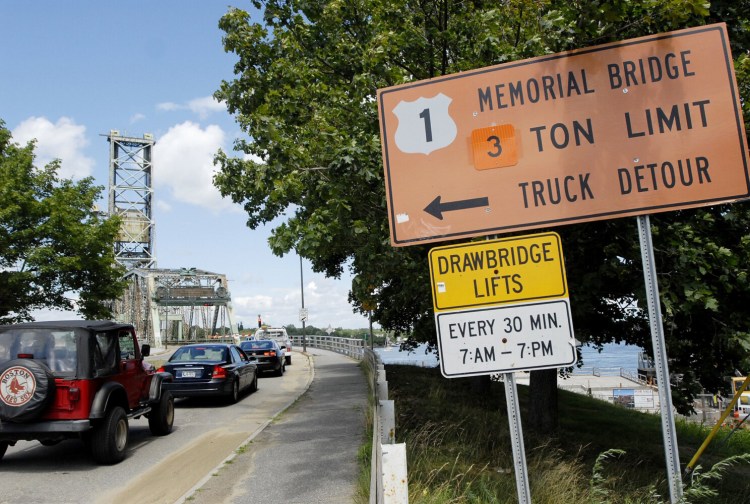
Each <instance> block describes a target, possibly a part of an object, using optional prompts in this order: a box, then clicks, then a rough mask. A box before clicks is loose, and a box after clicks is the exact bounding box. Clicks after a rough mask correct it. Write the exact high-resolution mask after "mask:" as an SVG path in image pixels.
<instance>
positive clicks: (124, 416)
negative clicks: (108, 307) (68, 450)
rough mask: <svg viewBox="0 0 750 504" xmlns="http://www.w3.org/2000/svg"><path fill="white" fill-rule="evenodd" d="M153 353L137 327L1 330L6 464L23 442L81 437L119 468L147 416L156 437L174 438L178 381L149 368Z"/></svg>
mask: <svg viewBox="0 0 750 504" xmlns="http://www.w3.org/2000/svg"><path fill="white" fill-rule="evenodd" d="M150 348H151V347H150V346H149V345H147V344H144V345H141V346H140V347H139V346H138V339H137V338H136V334H135V328H134V327H133V326H132V325H130V324H120V323H117V322H112V321H109V320H62V321H55V322H32V323H26V324H14V325H6V326H0V458H2V456H3V455H4V454H5V451H6V450H7V448H8V446H9V445H11V446H12V445H15V444H16V442H17V441H21V440H26V441H31V440H38V441H39V442H40V443H42V444H43V445H46V446H49V445H53V444H56V443H59V442H60V441H62V440H64V439H70V438H80V439H83V440H84V441H86V442H87V443H88V444H89V445H90V447H91V453H92V455H93V457H94V459H95V460H96V461H97V462H99V463H102V464H115V463H117V462H120V461H121V460H123V459H124V458H125V455H126V450H127V445H128V436H129V429H128V427H129V425H128V419H130V418H139V417H141V416H145V417H146V418H148V426H149V428H150V429H151V432H152V433H153V434H155V435H158V436H163V435H166V434H169V433H170V432H171V430H172V423H173V421H174V400H173V399H172V395H171V394H170V393H169V392H168V391H167V390H166V388H165V387H164V385H165V382H167V381H169V380H171V379H172V377H171V376H170V375H169V374H167V373H155V372H154V371H153V368H150V367H149V366H148V365H147V363H145V362H144V360H143V358H144V357H146V356H148V355H149V352H150Z"/></svg>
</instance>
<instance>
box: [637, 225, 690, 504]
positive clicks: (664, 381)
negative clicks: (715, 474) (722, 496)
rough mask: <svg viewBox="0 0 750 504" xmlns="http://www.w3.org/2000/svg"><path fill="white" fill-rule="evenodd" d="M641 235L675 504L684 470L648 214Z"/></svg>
mask: <svg viewBox="0 0 750 504" xmlns="http://www.w3.org/2000/svg"><path fill="white" fill-rule="evenodd" d="M638 237H639V238H640V243H641V260H642V263H643V276H644V280H645V282H646V297H647V300H648V314H649V321H650V325H651V342H652V344H653V347H654V364H655V366H656V380H657V384H658V386H659V408H660V410H661V429H662V437H663V439H664V456H665V458H666V462H667V476H668V480H669V494H670V497H671V502H672V504H676V503H677V502H679V501H680V500H681V499H682V472H681V470H680V456H679V452H678V450H677V432H676V430H675V423H674V415H673V414H672V389H671V387H670V382H669V367H668V365H667V348H666V345H665V343H664V325H663V324H662V317H661V304H660V303H659V285H658V283H657V280H656V265H655V264H654V245H653V242H652V241H651V223H650V221H649V217H648V215H639V216H638Z"/></svg>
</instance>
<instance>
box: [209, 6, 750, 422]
mask: <svg viewBox="0 0 750 504" xmlns="http://www.w3.org/2000/svg"><path fill="white" fill-rule="evenodd" d="M747 3H748V2H747V1H743V2H739V4H741V5H739V6H738V3H737V2H729V1H725V2H714V4H713V5H714V7H713V10H709V8H708V5H707V4H706V3H705V2H704V1H701V0H615V1H606V2H605V1H576V0H574V1H569V0H566V1H558V0H553V1H545V0H509V1H507V2H502V3H501V4H500V3H498V2H494V1H482V0H474V1H472V2H463V1H461V2H459V1H452V0H436V1H410V0H401V1H391V0H388V1H385V0H349V1H322V0H321V1H294V0H288V1H287V0H269V1H266V2H262V3H261V2H253V4H254V6H255V7H256V8H259V9H260V8H263V20H262V22H257V23H256V22H252V21H251V20H250V17H249V15H248V14H247V13H246V12H244V11H242V10H239V9H231V10H230V11H229V12H228V13H227V14H226V15H225V16H224V17H223V18H222V19H221V21H220V27H221V29H223V30H224V31H225V32H226V35H225V37H224V45H225V49H226V50H227V51H229V52H232V53H234V54H236V56H237V58H238V60H237V63H236V65H235V74H236V75H235V79H234V80H232V81H225V82H223V83H222V85H221V87H220V89H219V90H218V91H217V92H216V94H215V96H216V97H217V98H218V99H220V100H223V101H224V102H225V103H226V105H227V107H228V110H229V111H230V112H232V113H233V114H236V118H237V122H238V123H239V124H240V126H241V127H242V128H243V130H244V131H245V132H246V133H247V134H248V135H249V136H250V137H251V139H252V140H247V141H246V140H240V141H238V142H237V143H236V146H235V147H236V149H237V150H238V151H240V152H242V153H244V154H246V155H252V156H255V158H256V159H260V160H261V161H260V162H258V161H253V160H251V159H248V156H243V157H242V158H235V157H230V156H229V155H227V154H226V153H223V152H220V153H219V154H218V155H217V158H216V161H217V163H218V164H219V166H220V171H219V173H218V174H217V175H216V177H215V184H216V186H217V187H218V188H219V190H220V191H221V193H222V194H223V195H224V196H226V197H230V198H231V199H232V200H233V201H234V202H236V203H238V204H241V205H243V207H244V209H245V211H246V212H247V214H248V221H247V224H248V226H249V227H250V228H255V227H256V226H258V225H260V224H262V223H268V222H271V221H273V220H274V219H276V218H278V217H285V219H284V220H283V221H282V222H281V224H279V225H278V226H277V227H276V228H275V229H274V232H273V234H272V236H271V238H270V246H271V249H272V250H273V251H274V252H275V253H276V254H279V255H282V254H284V253H287V252H289V251H292V250H294V251H296V252H297V253H299V254H301V255H302V256H304V257H306V258H308V259H309V260H310V261H311V263H312V265H313V269H314V270H315V271H318V272H325V273H326V274H328V275H331V276H338V275H340V274H341V272H342V271H343V268H345V267H348V268H350V269H351V271H352V272H353V273H354V274H355V278H356V280H355V282H353V285H352V290H351V292H350V301H351V302H352V304H353V306H354V307H355V309H357V310H359V311H361V312H362V313H365V312H367V311H368V310H369V309H372V313H373V319H374V320H375V321H377V322H378V323H379V324H380V325H381V327H383V328H384V329H385V330H389V331H395V332H396V333H406V334H409V335H410V336H411V338H412V341H428V342H432V343H434V342H435V329H434V319H433V314H432V303H431V297H430V296H431V294H430V287H429V285H430V282H429V271H428V264H427V251H428V248H427V247H424V246H411V247H404V248H393V247H391V246H390V245H389V240H388V236H389V230H388V222H387V218H386V201H385V192H384V183H383V175H382V161H381V147H380V141H379V129H378V121H377V106H376V100H375V95H376V90H377V89H379V88H383V87H387V86H392V85H396V84H401V83H405V82H410V81H413V80H418V79H425V78H430V77H435V76H439V75H444V74H450V73H455V72H460V71H463V70H468V69H473V68H478V67H484V66H488V65H492V64H498V63H503V62H508V61H513V60H518V59H522V58H527V57H531V56H536V55H541V54H547V53H552V52H557V51H562V50H568V49H574V48H579V47H585V46H590V45H594V44H600V43H606V42H611V41H616V40H621V39H625V38H630V37H635V36H642V35H648V34H652V33H658V32H663V31H668V30H673V29H678V28H685V27H688V26H695V25H700V24H703V23H706V22H715V21H726V22H727V23H729V27H730V33H733V34H738V35H739V36H738V39H737V40H734V41H733V44H734V45H733V47H734V49H735V51H736V53H737V54H739V59H738V62H737V68H738V77H739V80H740V89H741V93H742V95H743V97H745V98H746V99H745V100H744V104H745V106H747V103H748V100H747V98H750V96H748V89H750V86H748V82H750V80H748V75H750V64H748V60H747V58H746V57H745V52H746V50H747V49H748V46H747V40H746V39H747V36H746V33H747V32H746V31H743V28H744V27H745V26H746V24H747V19H746V16H747V14H746V13H747V12H750V9H747V7H748V6H747ZM652 227H653V233H654V241H655V244H656V249H657V250H656V254H657V269H658V271H659V275H660V276H659V282H660V288H661V293H662V302H663V305H664V325H665V327H666V330H667V347H668V351H669V356H670V357H671V358H673V359H674V361H673V364H672V368H671V371H673V373H675V374H676V375H681V377H682V380H680V381H679V383H678V384H676V389H675V391H676V392H675V394H674V396H675V403H676V405H677V406H678V408H679V409H680V410H681V411H685V410H687V409H689V399H690V397H691V394H692V393H694V391H695V390H696V385H697V384H698V383H702V384H703V385H704V386H705V387H707V388H708V389H709V390H711V389H712V388H713V387H716V386H718V385H719V383H720V381H721V377H722V376H724V375H726V374H729V373H730V372H731V371H732V370H733V369H734V368H735V367H736V368H739V369H747V366H748V364H749V363H748V361H747V355H748V350H749V349H750V348H749V346H748V343H749V342H750V337H749V336H748V317H747V315H746V314H745V310H744V309H743V308H741V307H742V306H748V303H750V286H749V285H748V283H747V264H748V261H747V259H748V257H747V255H748V240H749V239H750V236H749V234H748V229H750V210H749V209H748V205H747V203H742V204H735V205H732V206H719V207H714V208H707V209H701V210H693V211H684V212H675V213H669V214H660V215H657V216H655V217H654V218H652ZM556 231H558V232H559V233H560V234H561V236H562V239H563V250H564V254H565V258H566V269H567V276H568V282H569V287H570V298H571V306H572V309H573V312H574V313H573V319H574V326H575V331H576V337H577V338H578V339H579V340H581V341H584V342H591V343H593V344H596V345H601V344H603V343H606V342H611V341H614V342H628V343H632V344H638V345H641V346H644V347H645V348H647V349H648V348H650V333H649V327H648V320H647V318H646V314H645V306H646V302H645V294H644V286H643V284H644V281H643V272H642V267H641V259H640V250H639V245H638V236H637V233H636V229H635V220H634V219H619V220H612V221H602V222H594V223H588V224H580V225H571V226H565V227H563V228H557V229H556ZM531 383H532V385H531V386H532V389H533V391H532V395H531V396H532V398H533V404H532V408H533V414H532V415H531V417H532V418H531V421H532V422H536V423H537V425H536V426H537V427H538V428H554V426H555V422H556V411H555V409H554V408H555V404H556V403H555V400H554V393H555V390H556V389H555V383H556V373H555V371H547V372H544V371H540V372H534V373H532V382H531Z"/></svg>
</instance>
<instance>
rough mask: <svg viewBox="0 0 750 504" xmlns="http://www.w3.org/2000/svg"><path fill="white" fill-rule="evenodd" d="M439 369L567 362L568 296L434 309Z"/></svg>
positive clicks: (462, 371)
mask: <svg viewBox="0 0 750 504" xmlns="http://www.w3.org/2000/svg"><path fill="white" fill-rule="evenodd" d="M435 326H436V327H437V331H438V344H439V346H440V371H441V372H442V373H443V376H445V377H446V378H454V377H459V376H476V375H486V374H494V373H510V372H514V371H529V370H532V369H549V368H559V367H565V366H572V365H573V364H575V362H576V349H575V339H574V337H573V321H572V317H571V314H570V304H569V302H568V299H567V298H565V299H557V300H554V301H546V302H533V303H521V304H515V305H503V306H497V307H489V308H479V309H474V310H461V311H451V312H437V313H436V314H435Z"/></svg>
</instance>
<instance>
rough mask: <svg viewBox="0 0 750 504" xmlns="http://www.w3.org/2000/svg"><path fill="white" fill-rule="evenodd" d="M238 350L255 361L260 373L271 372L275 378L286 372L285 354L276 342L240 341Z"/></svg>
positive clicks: (265, 340)
mask: <svg viewBox="0 0 750 504" xmlns="http://www.w3.org/2000/svg"><path fill="white" fill-rule="evenodd" d="M240 348H242V349H243V350H244V351H245V353H246V354H247V356H248V357H249V358H250V360H254V361H255V363H256V364H257V365H258V369H259V370H260V371H273V373H274V374H275V375H276V376H281V375H283V374H284V371H286V353H285V352H284V349H283V348H281V347H280V346H279V344H278V342H277V341H276V340H267V339H263V340H250V341H242V342H240Z"/></svg>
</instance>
